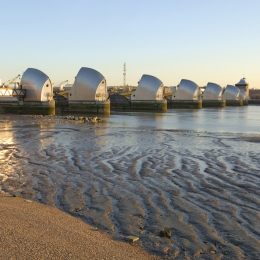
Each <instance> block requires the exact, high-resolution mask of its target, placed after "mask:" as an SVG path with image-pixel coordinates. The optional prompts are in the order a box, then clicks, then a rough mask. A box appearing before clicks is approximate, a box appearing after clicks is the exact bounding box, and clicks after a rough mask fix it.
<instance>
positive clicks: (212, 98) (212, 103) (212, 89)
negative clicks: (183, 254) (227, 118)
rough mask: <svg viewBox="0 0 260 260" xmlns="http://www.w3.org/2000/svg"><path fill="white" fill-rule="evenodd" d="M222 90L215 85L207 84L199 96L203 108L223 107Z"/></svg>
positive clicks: (224, 103)
mask: <svg viewBox="0 0 260 260" xmlns="http://www.w3.org/2000/svg"><path fill="white" fill-rule="evenodd" d="M222 94H223V89H222V87H221V86H219V85H218V84H216V83H212V82H208V84H207V86H206V88H205V90H204V92H203V93H202V95H201V97H200V98H201V100H202V106H203V107H225V106H226V101H225V100H223V98H222Z"/></svg>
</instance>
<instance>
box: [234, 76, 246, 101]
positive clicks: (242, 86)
mask: <svg viewBox="0 0 260 260" xmlns="http://www.w3.org/2000/svg"><path fill="white" fill-rule="evenodd" d="M235 86H236V87H237V88H239V89H240V90H243V91H245V95H246V98H249V84H248V83H247V82H246V78H244V77H243V78H242V79H240V81H239V82H238V83H237V84H235Z"/></svg>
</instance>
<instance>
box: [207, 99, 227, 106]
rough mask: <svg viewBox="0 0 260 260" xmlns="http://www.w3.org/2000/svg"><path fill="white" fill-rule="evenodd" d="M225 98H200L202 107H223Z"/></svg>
mask: <svg viewBox="0 0 260 260" xmlns="http://www.w3.org/2000/svg"><path fill="white" fill-rule="evenodd" d="M225 106H226V100H202V107H225Z"/></svg>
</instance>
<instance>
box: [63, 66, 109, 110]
mask: <svg viewBox="0 0 260 260" xmlns="http://www.w3.org/2000/svg"><path fill="white" fill-rule="evenodd" d="M68 102H69V111H74V112H95V113H96V112H97V113H103V114H109V113H110V102H109V100H108V92H107V83H106V79H105V77H104V76H103V75H102V74H101V73H99V72H98V71H96V70H94V69H91V68H85V67H82V68H81V69H80V70H79V72H78V74H77V76H76V78H75V82H74V84H73V87H72V88H71V90H70V91H69V95H68Z"/></svg>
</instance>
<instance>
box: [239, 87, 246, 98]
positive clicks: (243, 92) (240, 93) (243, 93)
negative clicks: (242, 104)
mask: <svg viewBox="0 0 260 260" xmlns="http://www.w3.org/2000/svg"><path fill="white" fill-rule="evenodd" d="M239 99H241V100H246V99H247V96H246V92H245V91H244V90H243V89H240V91H239Z"/></svg>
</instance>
